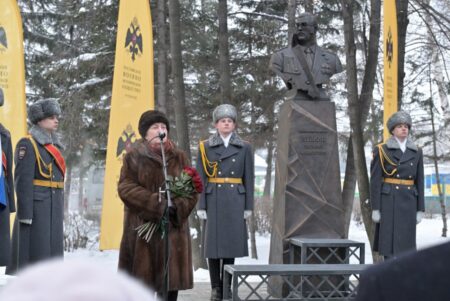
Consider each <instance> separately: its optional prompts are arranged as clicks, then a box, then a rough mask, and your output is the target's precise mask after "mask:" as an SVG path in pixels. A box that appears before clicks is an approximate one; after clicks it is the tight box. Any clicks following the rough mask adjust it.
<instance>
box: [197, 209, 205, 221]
mask: <svg viewBox="0 0 450 301" xmlns="http://www.w3.org/2000/svg"><path fill="white" fill-rule="evenodd" d="M197 216H198V218H199V219H206V218H207V216H206V210H197Z"/></svg>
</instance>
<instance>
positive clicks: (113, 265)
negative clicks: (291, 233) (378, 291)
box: [0, 216, 450, 286]
mask: <svg viewBox="0 0 450 301" xmlns="http://www.w3.org/2000/svg"><path fill="white" fill-rule="evenodd" d="M441 232H442V219H440V217H438V216H436V217H434V218H433V219H424V220H423V221H422V222H421V223H420V224H419V225H418V226H417V246H418V248H419V249H422V248H425V247H429V246H432V245H436V244H440V243H444V242H446V241H448V240H449V239H450V238H443V237H441ZM349 239H351V240H356V241H361V242H365V243H366V253H365V258H366V263H372V256H371V252H370V246H369V243H368V240H367V235H366V233H365V230H364V226H363V225H358V224H357V223H355V222H354V221H353V220H352V222H351V225H350V235H349ZM256 244H257V251H258V259H251V258H250V257H245V258H238V259H236V264H265V263H268V258H269V249H270V236H269V235H263V236H257V237H256ZM118 254H119V253H118V251H116V250H113V251H98V250H96V249H95V248H93V249H91V250H88V249H82V250H77V251H75V252H71V253H66V254H65V259H64V260H66V261H73V260H86V261H92V262H95V263H96V264H101V265H103V266H105V267H107V268H108V269H111V271H115V270H116V269H117V257H118ZM8 278H9V277H8V276H5V275H4V268H2V267H0V286H1V285H3V284H4V283H5V282H7V280H8ZM194 281H195V282H208V281H209V274H208V271H207V270H204V269H199V270H197V271H195V272H194Z"/></svg>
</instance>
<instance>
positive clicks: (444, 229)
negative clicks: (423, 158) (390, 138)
mask: <svg viewBox="0 0 450 301" xmlns="http://www.w3.org/2000/svg"><path fill="white" fill-rule="evenodd" d="M430 65H431V64H430ZM430 65H429V66H428V69H429V73H428V75H429V85H430V99H429V100H428V103H429V108H430V118H431V133H432V137H433V139H432V142H433V163H434V171H435V173H436V184H437V189H438V194H439V203H440V205H441V216H442V223H443V226H442V237H447V212H446V209H445V201H444V193H445V192H443V191H442V187H441V177H440V174H439V166H438V154H437V146H436V141H437V137H436V127H435V124H434V105H433V89H432V84H431V66H430ZM444 183H445V179H444Z"/></svg>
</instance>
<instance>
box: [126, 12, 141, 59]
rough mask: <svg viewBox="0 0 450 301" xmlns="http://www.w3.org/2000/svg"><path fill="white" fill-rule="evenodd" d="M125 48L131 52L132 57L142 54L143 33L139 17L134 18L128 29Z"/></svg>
mask: <svg viewBox="0 0 450 301" xmlns="http://www.w3.org/2000/svg"><path fill="white" fill-rule="evenodd" d="M125 48H128V51H129V52H130V53H131V59H132V60H133V62H134V60H135V59H136V55H137V56H140V55H142V34H141V28H140V26H139V23H138V20H137V18H134V19H133V22H131V24H130V27H129V28H128V31H127V37H126V39H125Z"/></svg>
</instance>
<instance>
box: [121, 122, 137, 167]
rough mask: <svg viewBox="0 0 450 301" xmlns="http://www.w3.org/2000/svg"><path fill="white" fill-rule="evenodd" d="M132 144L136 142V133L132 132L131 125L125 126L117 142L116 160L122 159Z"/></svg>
mask: <svg viewBox="0 0 450 301" xmlns="http://www.w3.org/2000/svg"><path fill="white" fill-rule="evenodd" d="M134 142H136V133H135V132H134V131H133V128H132V126H131V124H127V127H126V128H125V130H123V132H122V136H120V138H119V140H118V141H117V154H116V156H117V158H118V159H122V155H125V154H126V153H127V152H128V151H129V150H130V149H131V146H132V145H133V143H134Z"/></svg>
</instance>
